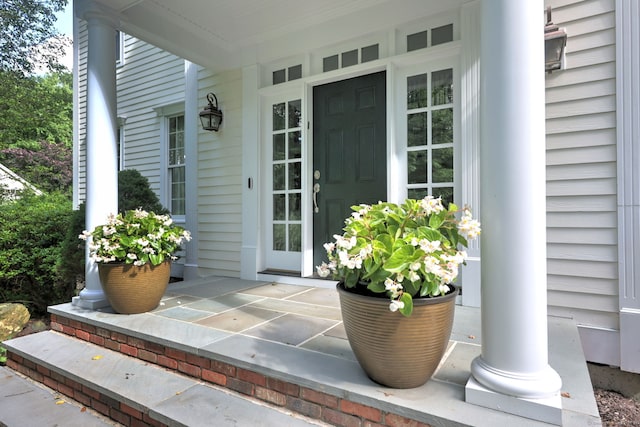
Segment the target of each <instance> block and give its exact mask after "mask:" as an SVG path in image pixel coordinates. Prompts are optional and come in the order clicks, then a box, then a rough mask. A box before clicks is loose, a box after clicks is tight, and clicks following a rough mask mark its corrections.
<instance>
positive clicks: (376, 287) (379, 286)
mask: <svg viewBox="0 0 640 427" xmlns="http://www.w3.org/2000/svg"><path fill="white" fill-rule="evenodd" d="M367 289H369V290H370V291H371V292H375V293H377V294H381V293H383V292H385V291H386V288H385V287H384V282H371V283H369V284H368V285H367Z"/></svg>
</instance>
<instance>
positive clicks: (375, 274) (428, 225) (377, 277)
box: [316, 196, 480, 316]
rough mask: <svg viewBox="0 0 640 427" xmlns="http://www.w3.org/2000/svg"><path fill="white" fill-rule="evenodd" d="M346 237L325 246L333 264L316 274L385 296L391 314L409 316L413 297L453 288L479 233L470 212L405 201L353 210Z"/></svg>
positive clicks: (429, 199) (431, 199) (432, 201)
mask: <svg viewBox="0 0 640 427" xmlns="http://www.w3.org/2000/svg"><path fill="white" fill-rule="evenodd" d="M351 209H352V210H353V211H354V212H353V213H352V214H351V217H349V218H347V219H346V220H345V227H344V229H343V230H344V234H343V235H338V234H336V235H334V236H333V237H334V239H335V241H334V242H330V243H325V245H324V247H325V249H326V250H327V256H328V258H329V263H326V262H323V263H322V265H320V266H317V267H316V270H317V272H318V275H320V276H321V277H327V276H329V274H332V275H333V277H334V278H335V279H339V280H340V281H342V282H343V283H344V286H345V288H347V289H349V288H351V289H352V290H353V291H355V292H360V293H374V294H386V296H388V297H389V298H390V299H391V303H390V305H389V309H390V310H391V311H398V310H399V311H400V313H402V314H403V315H405V316H409V315H410V314H411V312H412V311H413V297H435V296H438V295H444V294H447V293H449V292H451V291H453V289H452V288H451V287H450V286H448V285H450V284H451V283H453V282H454V281H455V279H456V277H457V276H458V266H459V265H460V264H462V263H464V262H465V260H466V258H467V254H466V252H465V251H464V250H460V249H459V247H467V246H468V243H467V239H473V238H475V237H477V236H478V235H479V234H480V223H479V222H478V221H477V220H475V219H473V218H472V216H471V211H470V209H468V208H464V209H463V210H462V215H461V218H460V219H459V220H458V219H456V213H457V212H458V207H457V206H456V205H455V204H453V203H450V204H449V207H448V209H446V208H445V207H444V206H443V204H442V200H441V199H440V198H437V199H436V198H434V197H432V196H427V197H425V198H424V199H422V200H414V199H407V200H406V201H405V202H404V203H403V204H402V205H397V204H394V203H384V202H379V203H378V204H377V205H364V204H363V205H359V206H352V208H351Z"/></svg>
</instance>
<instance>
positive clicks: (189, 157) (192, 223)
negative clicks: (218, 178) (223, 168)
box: [183, 60, 204, 280]
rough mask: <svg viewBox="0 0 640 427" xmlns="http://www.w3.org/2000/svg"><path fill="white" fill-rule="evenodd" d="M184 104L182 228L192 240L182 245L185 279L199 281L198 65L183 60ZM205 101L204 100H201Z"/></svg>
mask: <svg viewBox="0 0 640 427" xmlns="http://www.w3.org/2000/svg"><path fill="white" fill-rule="evenodd" d="M184 68H185V70H184V80H185V101H184V116H185V118H186V119H187V120H185V122H184V139H185V145H186V146H185V154H186V165H185V170H186V181H187V182H188V183H190V184H191V185H187V188H186V190H187V200H186V203H187V209H186V215H185V226H186V228H187V229H188V230H189V231H190V232H191V241H189V242H186V243H185V244H184V246H183V247H184V248H185V250H186V252H187V254H186V257H185V260H184V273H183V277H184V280H191V279H197V278H198V131H199V128H200V119H199V118H198V113H199V110H198V66H197V65H196V64H194V63H192V62H189V61H187V60H185V61H184ZM203 99H204V98H203Z"/></svg>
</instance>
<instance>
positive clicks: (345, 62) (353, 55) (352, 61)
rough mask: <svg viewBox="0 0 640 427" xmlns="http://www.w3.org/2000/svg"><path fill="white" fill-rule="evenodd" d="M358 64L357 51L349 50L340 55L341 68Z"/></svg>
mask: <svg viewBox="0 0 640 427" xmlns="http://www.w3.org/2000/svg"><path fill="white" fill-rule="evenodd" d="M357 63H358V50H357V49H356V50H350V51H349V52H344V53H343V54H342V68H344V67H350V66H351V65H356V64H357Z"/></svg>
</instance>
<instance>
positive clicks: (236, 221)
mask: <svg viewBox="0 0 640 427" xmlns="http://www.w3.org/2000/svg"><path fill="white" fill-rule="evenodd" d="M198 86H199V90H198V93H199V96H198V104H199V106H198V109H199V110H202V109H203V108H204V107H205V106H206V94H207V93H209V92H213V93H214V94H215V95H216V97H217V98H218V107H219V108H220V109H221V110H222V113H223V119H222V126H221V127H220V130H219V131H218V132H207V131H204V130H202V128H201V127H199V128H198V141H199V144H198V203H197V205H198V231H199V234H198V266H199V274H200V275H201V276H206V275H211V274H215V275H221V276H229V277H240V248H241V245H242V188H243V187H242V132H243V130H242V71H241V70H239V69H238V70H231V71H226V72H223V73H218V74H215V75H212V74H211V73H210V72H209V71H207V70H201V71H200V72H199V76H198ZM250 126H253V124H250Z"/></svg>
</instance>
